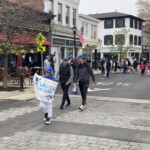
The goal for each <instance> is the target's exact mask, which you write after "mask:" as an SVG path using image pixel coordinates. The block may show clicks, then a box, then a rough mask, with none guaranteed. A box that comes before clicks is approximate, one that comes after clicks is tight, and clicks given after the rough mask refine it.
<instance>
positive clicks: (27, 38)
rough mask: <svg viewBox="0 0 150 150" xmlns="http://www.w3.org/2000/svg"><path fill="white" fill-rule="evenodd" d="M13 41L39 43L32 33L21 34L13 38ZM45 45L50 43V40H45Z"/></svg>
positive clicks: (17, 42)
mask: <svg viewBox="0 0 150 150" xmlns="http://www.w3.org/2000/svg"><path fill="white" fill-rule="evenodd" d="M11 42H12V43H16V44H33V45H37V42H36V41H35V37H34V36H32V35H20V36H19V37H17V38H15V39H13V40H11ZM43 45H48V46H49V45H50V42H49V41H47V40H46V41H45V42H44V44H43Z"/></svg>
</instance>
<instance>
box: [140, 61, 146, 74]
mask: <svg viewBox="0 0 150 150" xmlns="http://www.w3.org/2000/svg"><path fill="white" fill-rule="evenodd" d="M140 69H141V76H144V75H145V64H144V62H143V61H142V62H141V64H140Z"/></svg>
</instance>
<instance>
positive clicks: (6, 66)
mask: <svg viewBox="0 0 150 150" xmlns="http://www.w3.org/2000/svg"><path fill="white" fill-rule="evenodd" d="M7 77H8V54H4V74H3V88H4V89H7Z"/></svg>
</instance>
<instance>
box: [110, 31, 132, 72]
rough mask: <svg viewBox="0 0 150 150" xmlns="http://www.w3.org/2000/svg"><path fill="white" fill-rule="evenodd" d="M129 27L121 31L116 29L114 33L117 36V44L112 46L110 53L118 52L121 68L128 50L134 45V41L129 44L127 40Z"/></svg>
mask: <svg viewBox="0 0 150 150" xmlns="http://www.w3.org/2000/svg"><path fill="white" fill-rule="evenodd" d="M128 32H129V31H128V30H127V29H122V30H120V31H116V32H115V33H114V36H113V37H115V42H114V43H115V44H113V45H111V46H110V53H111V54H112V55H113V54H114V55H115V56H116V54H117V55H118V56H119V65H120V69H121V64H122V63H121V62H122V59H124V58H126V57H127V52H128V50H130V49H131V48H132V47H133V46H132V45H133V43H130V44H127V43H126V41H127V39H128V37H129V35H128Z"/></svg>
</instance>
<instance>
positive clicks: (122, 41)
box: [115, 34, 125, 45]
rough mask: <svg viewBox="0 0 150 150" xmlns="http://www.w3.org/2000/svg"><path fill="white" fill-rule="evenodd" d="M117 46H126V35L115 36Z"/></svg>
mask: <svg viewBox="0 0 150 150" xmlns="http://www.w3.org/2000/svg"><path fill="white" fill-rule="evenodd" d="M115 44H116V45H124V44H125V35H123V34H118V35H116V36H115Z"/></svg>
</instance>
